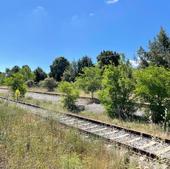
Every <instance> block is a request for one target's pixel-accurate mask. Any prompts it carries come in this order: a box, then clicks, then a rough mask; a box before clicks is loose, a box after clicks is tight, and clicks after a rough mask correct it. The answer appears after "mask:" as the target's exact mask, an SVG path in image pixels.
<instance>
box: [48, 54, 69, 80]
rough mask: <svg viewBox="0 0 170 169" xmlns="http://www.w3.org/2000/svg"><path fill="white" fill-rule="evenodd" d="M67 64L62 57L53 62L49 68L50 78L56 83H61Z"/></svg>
mask: <svg viewBox="0 0 170 169" xmlns="http://www.w3.org/2000/svg"><path fill="white" fill-rule="evenodd" d="M68 66H69V62H68V60H67V59H66V58H64V57H58V58H56V59H55V60H54V61H53V64H52V65H51V66H50V69H51V72H50V76H51V77H53V78H54V79H55V80H56V81H61V79H62V76H63V73H64V71H65V70H66V69H67V68H68Z"/></svg>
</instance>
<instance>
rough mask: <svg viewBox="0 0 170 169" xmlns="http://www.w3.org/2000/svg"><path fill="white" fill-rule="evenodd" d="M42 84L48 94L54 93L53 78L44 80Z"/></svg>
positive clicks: (55, 85) (54, 83)
mask: <svg viewBox="0 0 170 169" xmlns="http://www.w3.org/2000/svg"><path fill="white" fill-rule="evenodd" d="M43 82H44V83H43V86H44V87H45V88H47V90H48V91H49V92H51V91H54V88H55V87H57V83H56V81H55V80H54V79H53V78H46V79H45V80H44V81H43Z"/></svg>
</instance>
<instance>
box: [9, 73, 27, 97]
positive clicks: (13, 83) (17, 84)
mask: <svg viewBox="0 0 170 169" xmlns="http://www.w3.org/2000/svg"><path fill="white" fill-rule="evenodd" d="M6 84H7V85H8V86H10V87H11V90H12V93H13V96H14V97H15V92H16V91H17V90H18V91H19V92H20V97H24V96H25V93H26V91H27V89H26V85H25V82H24V77H23V75H22V74H20V73H15V74H13V75H12V76H11V77H9V78H7V79H6Z"/></svg>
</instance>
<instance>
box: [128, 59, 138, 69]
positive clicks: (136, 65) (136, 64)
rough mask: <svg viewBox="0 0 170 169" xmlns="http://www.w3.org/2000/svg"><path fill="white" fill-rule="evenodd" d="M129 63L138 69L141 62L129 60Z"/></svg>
mask: <svg viewBox="0 0 170 169" xmlns="http://www.w3.org/2000/svg"><path fill="white" fill-rule="evenodd" d="M129 61H130V63H131V64H132V66H133V67H134V68H137V67H138V66H139V60H129Z"/></svg>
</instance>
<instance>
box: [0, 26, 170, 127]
mask: <svg viewBox="0 0 170 169" xmlns="http://www.w3.org/2000/svg"><path fill="white" fill-rule="evenodd" d="M138 57H139V66H138V68H133V67H132V65H131V64H130V62H129V61H128V60H126V59H125V58H124V55H123V54H120V53H117V52H113V51H102V52H101V53H100V54H99V55H98V56H97V63H96V64H94V63H93V62H92V59H91V58H90V57H88V56H85V57H83V58H81V59H79V60H78V61H74V62H71V63H70V62H69V61H68V60H67V59H66V58H64V57H58V58H56V59H55V60H54V61H53V63H52V65H51V66H50V73H49V74H48V75H47V74H46V73H45V72H44V71H43V70H42V69H41V68H37V69H36V70H34V71H31V69H30V68H29V66H23V67H21V68H20V67H18V66H15V67H13V68H12V69H11V70H10V69H6V72H5V73H1V75H0V76H1V78H0V83H1V84H6V85H9V86H11V87H12V90H13V93H14V96H15V97H16V98H19V96H21V97H23V96H24V94H25V92H26V85H27V86H28V87H32V86H43V87H47V88H48V90H53V89H54V88H55V87H58V90H59V91H61V92H63V93H65V94H66V95H65V99H64V106H65V107H66V108H67V109H69V110H71V111H75V110H76V109H77V107H76V105H75V101H76V99H77V98H78V96H79V89H81V90H84V91H85V92H87V93H91V97H92V99H93V98H94V93H96V92H97V94H98V96H99V99H100V101H101V103H102V104H103V105H104V106H105V108H106V111H107V113H108V115H109V116H110V117H117V118H121V119H128V118H129V117H133V113H134V112H135V111H136V109H137V107H138V105H137V102H138V103H140V104H147V105H148V106H147V107H148V109H147V110H148V111H147V118H148V120H151V121H152V122H154V123H159V124H162V125H163V126H164V128H166V127H167V126H169V125H170V37H168V35H167V34H166V32H165V31H164V30H163V29H162V28H161V30H160V32H159V34H158V35H157V36H156V37H155V38H154V40H153V41H152V42H151V41H150V42H149V48H148V50H147V51H146V50H144V49H143V48H142V47H141V48H140V49H139V50H138Z"/></svg>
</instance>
